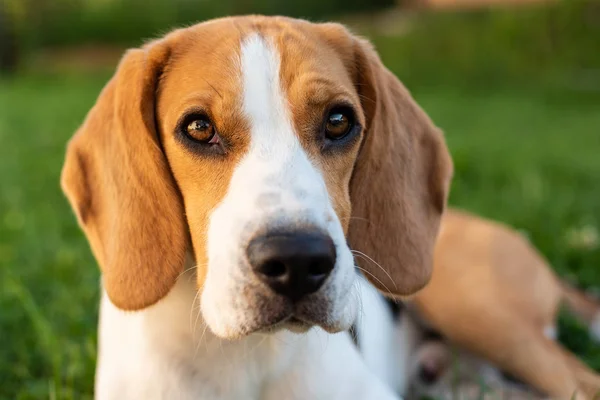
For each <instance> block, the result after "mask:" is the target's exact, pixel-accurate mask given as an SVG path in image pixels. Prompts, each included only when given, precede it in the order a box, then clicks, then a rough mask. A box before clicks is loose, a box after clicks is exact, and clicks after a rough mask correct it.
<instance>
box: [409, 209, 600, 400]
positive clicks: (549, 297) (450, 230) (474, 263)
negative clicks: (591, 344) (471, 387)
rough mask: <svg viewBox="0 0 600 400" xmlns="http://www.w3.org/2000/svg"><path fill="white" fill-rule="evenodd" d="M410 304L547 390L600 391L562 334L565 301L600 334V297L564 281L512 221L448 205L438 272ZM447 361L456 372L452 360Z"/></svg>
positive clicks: (565, 394) (562, 394) (457, 339)
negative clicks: (501, 221) (558, 336)
mask: <svg viewBox="0 0 600 400" xmlns="http://www.w3.org/2000/svg"><path fill="white" fill-rule="evenodd" d="M411 304H412V305H413V306H415V308H416V309H417V310H418V313H419V315H420V316H422V317H423V318H424V322H425V323H426V324H429V325H431V326H433V328H434V329H436V330H438V331H439V332H440V333H441V334H443V335H444V336H446V337H447V338H448V339H449V340H450V341H451V342H453V343H454V344H456V345H458V346H460V347H462V348H464V349H466V350H468V351H470V352H473V353H474V354H476V355H477V356H479V357H481V358H482V359H483V360H484V361H485V362H488V363H491V364H492V365H493V366H495V367H497V368H499V369H500V370H501V371H503V372H505V373H508V374H509V375H511V376H513V377H515V378H517V379H518V380H520V381H522V382H525V383H527V384H529V385H531V386H532V387H533V388H535V389H537V390H539V391H540V392H541V393H543V394H545V395H549V396H551V397H552V398H559V399H569V398H571V397H572V396H573V393H574V392H576V391H577V392H578V393H579V394H580V395H582V396H583V397H584V398H585V397H587V398H594V396H596V395H597V394H598V393H599V392H600V376H598V375H597V374H596V373H595V372H593V371H591V370H590V369H589V368H588V367H587V366H585V365H584V364H583V363H582V362H581V361H579V360H578V359H577V358H576V357H575V356H574V355H573V354H571V353H569V352H568V351H567V350H566V349H564V348H562V347H561V346H560V345H559V344H558V342H557V341H556V340H555V339H556V329H557V327H556V319H557V315H558V311H559V307H560V306H561V305H562V304H566V305H567V307H568V308H569V309H570V310H571V311H572V312H573V313H574V314H575V315H576V316H578V317H580V318H581V320H582V321H583V322H585V323H587V324H588V325H589V326H590V333H591V334H592V335H593V336H596V338H597V337H598V336H597V335H596V330H597V326H598V325H597V324H598V322H597V321H598V319H599V315H600V306H599V304H598V303H597V302H596V301H593V300H592V299H590V298H588V297H586V296H585V295H584V294H583V293H580V292H579V291H577V290H575V289H573V288H571V287H570V286H568V285H567V284H565V283H564V282H562V281H561V280H560V279H559V278H558V277H557V276H556V275H555V274H554V272H553V271H552V269H551V267H550V266H549V265H548V264H547V262H546V261H545V260H544V259H543V257H542V256H541V255H540V254H539V253H538V252H537V251H536V249H535V248H534V247H533V246H532V245H531V244H530V243H529V242H528V241H527V240H526V239H525V238H524V237H523V236H522V235H520V234H519V233H517V232H516V231H514V230H512V229H510V228H509V227H507V226H504V225H502V224H499V223H496V222H492V221H489V220H485V219H483V218H479V217H476V216H474V215H471V214H469V213H466V212H463V211H459V210H452V209H450V210H447V212H446V213H445V215H444V218H443V220H442V228H441V229H440V235H439V237H438V244H437V246H436V252H435V262H434V272H433V275H432V279H431V281H430V283H429V284H428V285H427V286H426V287H425V288H424V289H423V290H422V291H420V292H419V293H417V295H415V296H414V298H413V299H412V301H411ZM478 364H479V365H480V366H481V365H484V363H478ZM490 368H491V367H490ZM440 369H441V371H440V372H439V375H442V374H446V375H451V374H452V366H451V365H450V364H449V363H446V365H445V366H444V365H442V368H440Z"/></svg>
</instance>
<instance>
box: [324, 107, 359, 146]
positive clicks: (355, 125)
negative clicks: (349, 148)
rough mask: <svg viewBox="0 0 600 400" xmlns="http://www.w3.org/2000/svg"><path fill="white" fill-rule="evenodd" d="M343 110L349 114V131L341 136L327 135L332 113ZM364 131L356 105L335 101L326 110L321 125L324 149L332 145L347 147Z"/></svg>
mask: <svg viewBox="0 0 600 400" xmlns="http://www.w3.org/2000/svg"><path fill="white" fill-rule="evenodd" d="M335 112H341V113H343V114H344V115H346V116H347V118H348V122H349V124H350V127H349V128H348V130H347V132H346V133H345V134H344V135H342V136H339V137H330V136H328V135H327V122H328V120H329V116H330V115H331V114H332V113H335ZM361 131H362V126H361V124H360V122H359V120H358V118H357V114H356V111H355V109H354V107H353V106H352V105H350V104H348V103H335V104H332V105H331V106H330V107H328V108H327V109H326V110H325V113H324V115H323V120H322V125H321V135H322V138H323V140H324V146H323V150H329V149H330V148H332V147H345V146H346V145H349V144H351V143H352V142H353V141H354V139H356V137H357V136H358V133H360V132H361Z"/></svg>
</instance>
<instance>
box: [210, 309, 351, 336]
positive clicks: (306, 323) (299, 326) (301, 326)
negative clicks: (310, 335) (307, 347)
mask: <svg viewBox="0 0 600 400" xmlns="http://www.w3.org/2000/svg"><path fill="white" fill-rule="evenodd" d="M351 324H352V322H351V321H350V320H349V321H344V320H332V319H328V318H324V319H323V321H312V320H309V319H304V318H302V317H299V316H296V315H293V314H288V315H283V316H277V317H276V318H273V320H272V321H271V322H268V323H265V321H264V320H263V321H262V322H258V321H254V322H248V323H245V324H244V325H242V326H240V327H236V328H230V329H227V330H222V329H213V328H212V327H211V326H210V324H209V329H210V330H211V331H212V332H213V334H214V335H215V336H217V337H219V338H221V339H225V340H239V339H242V338H244V337H246V336H249V335H252V334H266V335H271V334H275V333H277V332H281V331H289V332H292V333H296V334H303V333H306V332H308V331H309V330H310V329H312V328H314V327H320V328H322V329H323V330H325V331H326V332H329V333H337V332H341V331H345V330H348V329H349V328H350V326H351Z"/></svg>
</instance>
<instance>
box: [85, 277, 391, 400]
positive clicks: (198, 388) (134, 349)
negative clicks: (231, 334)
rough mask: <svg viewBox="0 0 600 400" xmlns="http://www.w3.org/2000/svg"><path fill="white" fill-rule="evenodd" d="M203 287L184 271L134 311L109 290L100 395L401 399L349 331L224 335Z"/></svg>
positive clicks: (267, 399) (100, 361)
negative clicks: (205, 317)
mask: <svg viewBox="0 0 600 400" xmlns="http://www.w3.org/2000/svg"><path fill="white" fill-rule="evenodd" d="M195 294H196V288H195V286H194V279H193V277H190V276H186V275H184V276H182V277H181V278H180V279H179V281H178V283H177V284H176V286H175V287H174V288H173V289H172V290H171V292H170V293H169V294H168V295H167V296H166V297H165V298H164V299H162V300H161V301H160V302H159V303H157V304H156V305H154V306H152V307H149V308H147V309H145V310H143V311H139V312H134V313H130V312H124V311H121V310H119V309H117V308H116V307H115V306H114V305H113V304H112V303H111V302H110V300H109V299H108V297H107V296H106V294H105V293H103V296H102V303H101V310H100V329H99V356H98V367H97V372H96V397H97V398H98V399H119V400H123V399H169V400H171V399H181V400H184V399H215V400H218V399H257V400H258V399H265V400H270V399H273V400H274V399H278V400H282V399H309V398H310V399H327V400H329V399H375V398H376V399H382V400H383V399H394V398H397V397H396V396H395V395H394V394H393V393H392V391H391V389H388V386H387V385H385V384H384V383H383V381H382V380H380V379H379V378H378V377H376V376H375V374H374V373H373V372H372V371H371V370H370V369H369V367H368V366H367V364H366V363H365V362H364V361H363V358H362V357H361V355H360V354H359V353H358V351H357V349H356V347H355V346H354V345H353V344H352V342H351V340H350V338H349V336H348V335H347V334H346V333H339V334H333V335H332V334H328V333H326V332H324V331H323V330H321V329H319V328H313V329H311V330H310V331H309V332H308V333H305V334H293V333H291V332H289V331H279V332H277V333H274V334H254V335H251V336H249V337H246V338H244V339H242V340H237V341H224V340H221V339H219V338H217V337H215V336H214V335H213V334H212V333H211V332H210V331H209V330H208V329H206V325H205V324H204V322H203V321H202V319H201V316H200V315H199V310H198V305H197V302H195V301H194V300H195ZM381 345H382V346H381V351H382V352H387V351H388V350H389V349H387V348H386V343H381ZM389 354H390V353H388V355H389ZM388 375H389V374H388ZM388 383H389V382H388Z"/></svg>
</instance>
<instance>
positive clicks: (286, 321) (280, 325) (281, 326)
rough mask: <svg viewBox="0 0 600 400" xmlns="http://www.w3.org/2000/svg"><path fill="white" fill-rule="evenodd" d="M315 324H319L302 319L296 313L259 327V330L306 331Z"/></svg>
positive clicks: (263, 331)
mask: <svg viewBox="0 0 600 400" xmlns="http://www.w3.org/2000/svg"><path fill="white" fill-rule="evenodd" d="M315 325H318V324H317V323H315V322H311V321H307V320H305V319H302V318H301V317H298V316H296V315H295V314H290V315H287V316H285V317H283V318H281V319H280V320H279V321H277V322H275V323H273V324H271V325H269V326H266V327H264V328H261V329H258V330H257V332H260V333H275V332H279V331H281V330H288V331H290V332H294V333H305V332H307V331H308V330H309V329H310V328H312V327H313V326H315Z"/></svg>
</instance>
